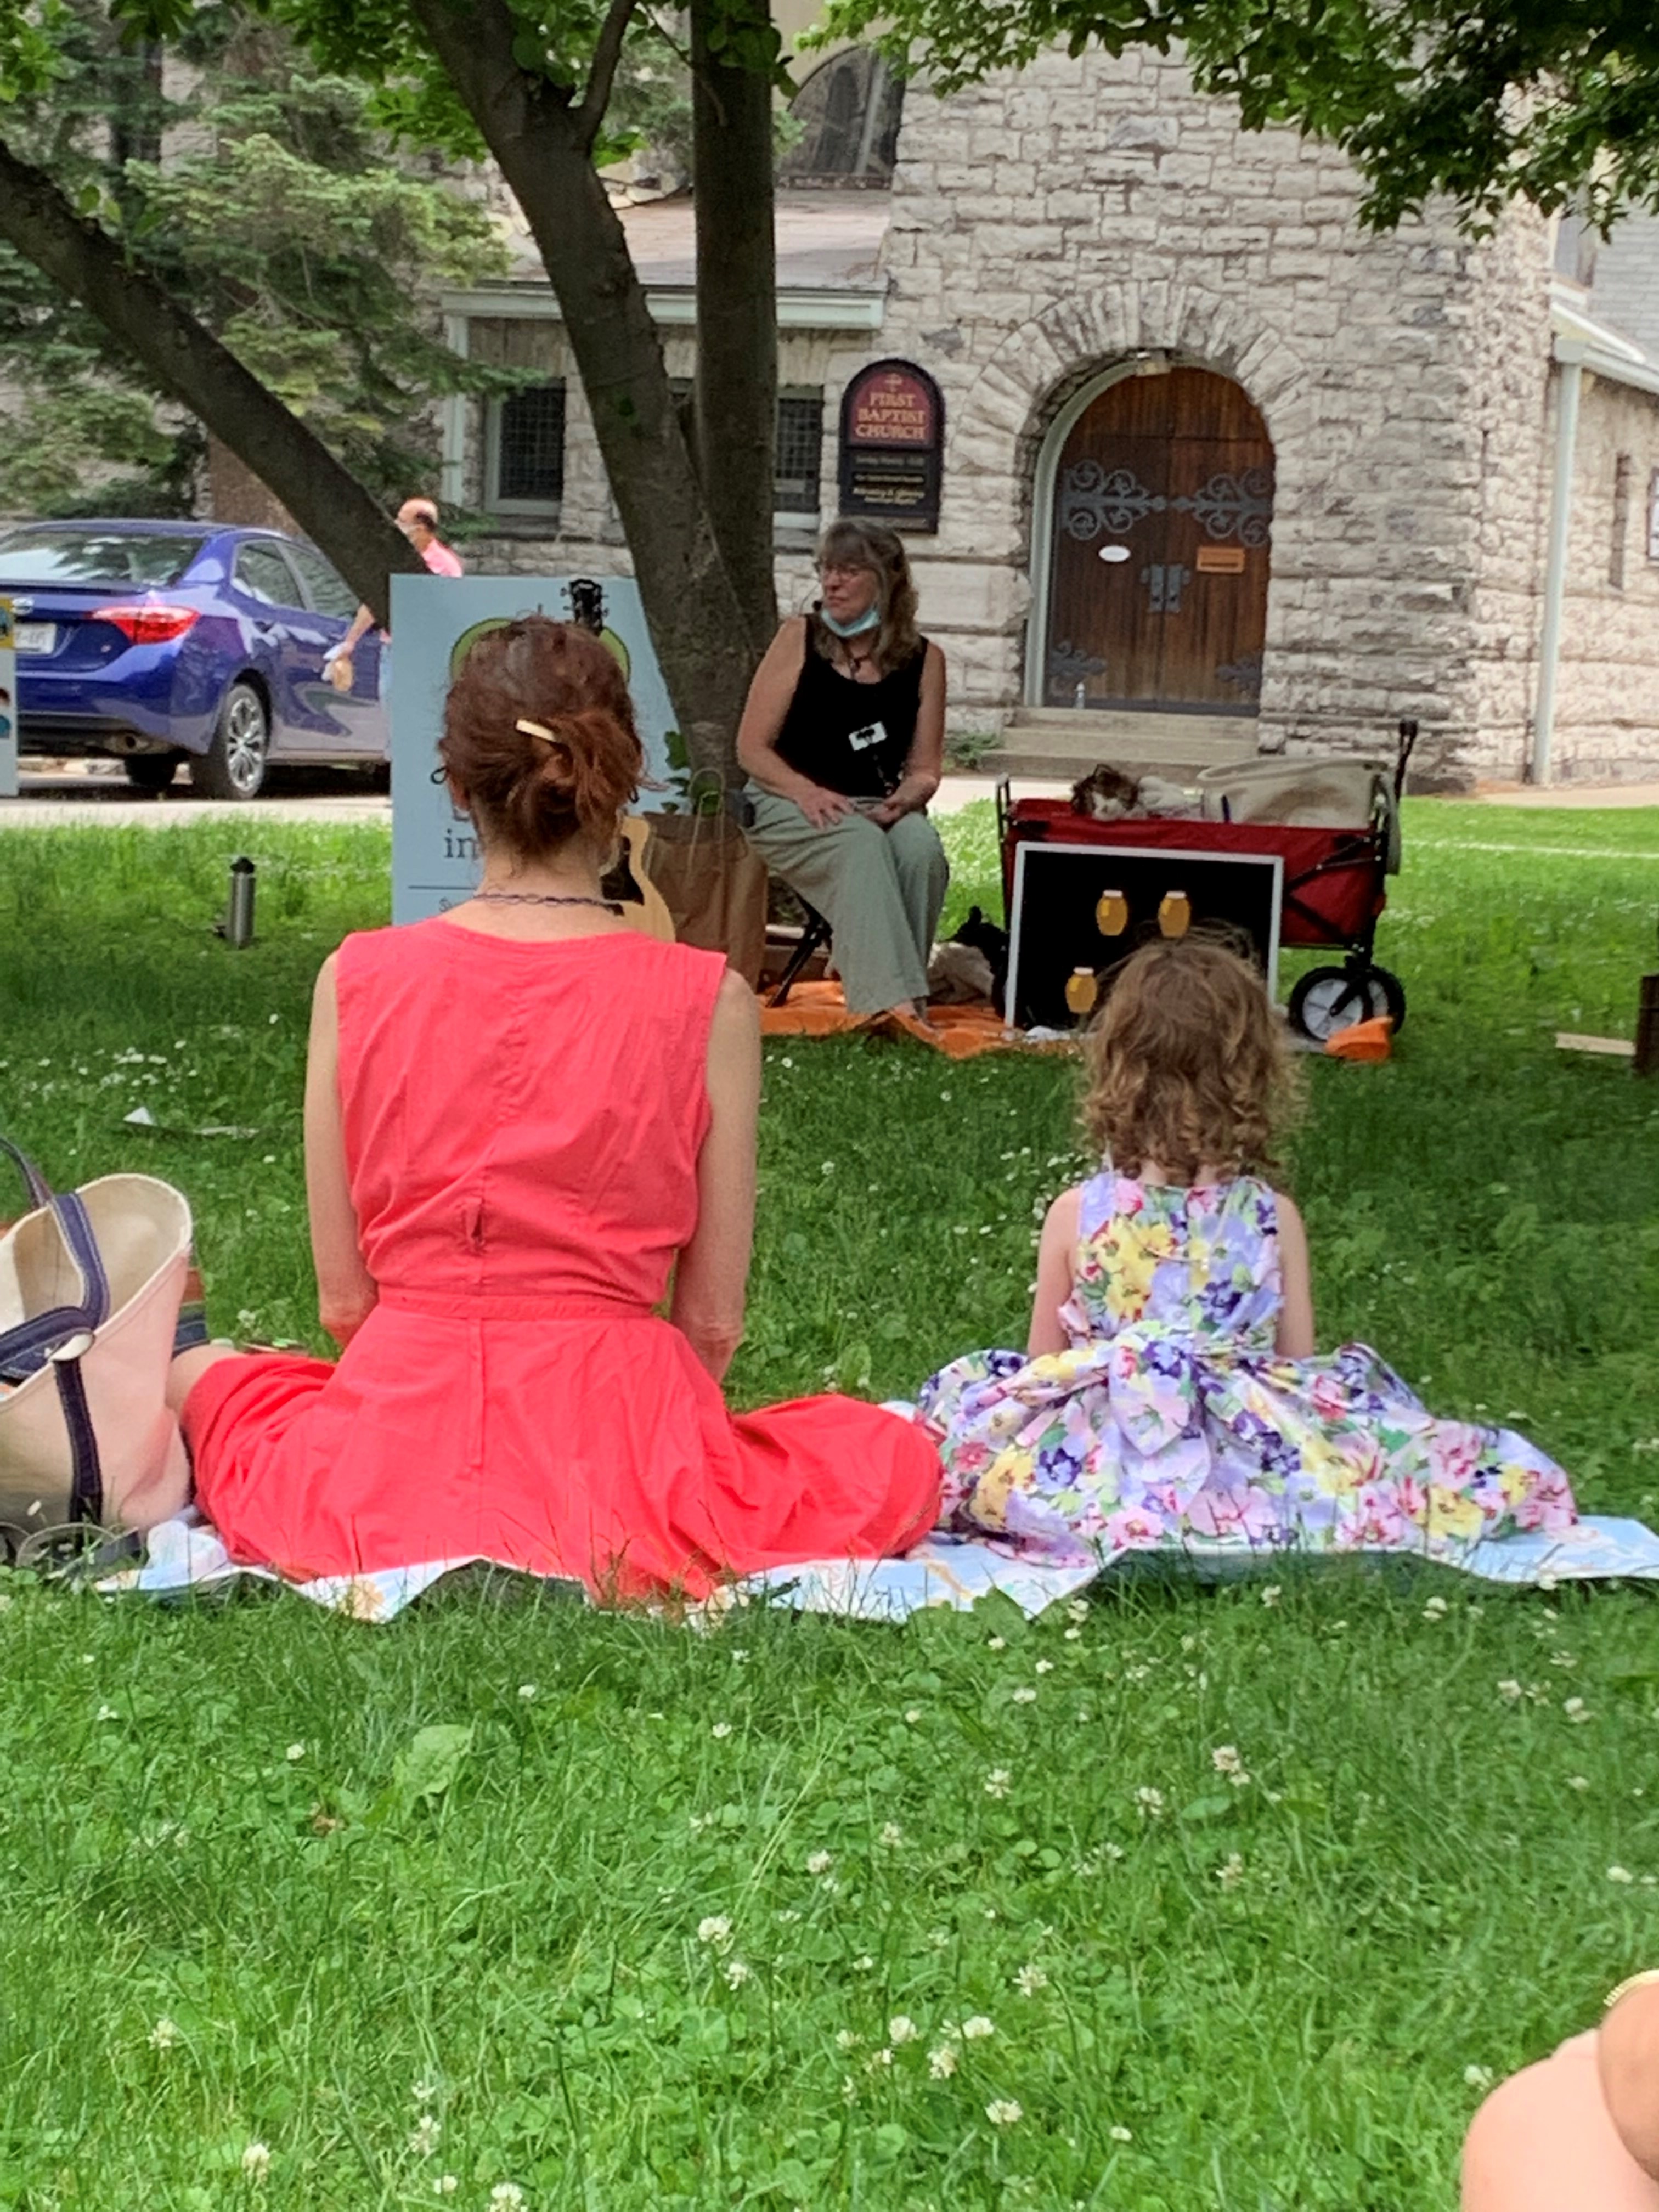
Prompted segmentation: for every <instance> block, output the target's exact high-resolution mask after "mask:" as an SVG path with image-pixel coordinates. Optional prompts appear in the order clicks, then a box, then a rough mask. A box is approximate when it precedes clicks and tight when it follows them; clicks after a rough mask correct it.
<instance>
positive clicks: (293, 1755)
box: [288, 1743, 306, 1765]
mask: <svg viewBox="0 0 1659 2212" xmlns="http://www.w3.org/2000/svg"><path fill="white" fill-rule="evenodd" d="M305 1755H306V1747H305V1746H304V1744H302V1743H291V1744H289V1747H288V1756H289V1761H290V1762H291V1763H294V1764H296V1765H297V1763H298V1762H299V1761H300V1760H301V1759H303V1758H304V1757H305Z"/></svg>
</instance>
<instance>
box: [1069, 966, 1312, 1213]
mask: <svg viewBox="0 0 1659 2212" xmlns="http://www.w3.org/2000/svg"><path fill="white" fill-rule="evenodd" d="M1084 1063H1085V1068H1086V1071H1087V1080H1088V1087H1087V1090H1086V1091H1085V1096H1084V1100H1083V1120H1084V1126H1085V1128H1086V1129H1087V1131H1088V1133H1089V1136H1090V1138H1091V1140H1092V1141H1093V1143H1094V1144H1095V1146H1097V1148H1098V1150H1099V1152H1101V1154H1102V1156H1103V1158H1106V1159H1108V1160H1109V1161H1110V1162H1111V1164H1112V1165H1113V1166H1114V1167H1115V1168H1116V1169H1117V1170H1118V1171H1119V1172H1120V1173H1121V1174H1123V1175H1131V1176H1133V1175H1138V1174H1139V1173H1140V1172H1141V1171H1142V1170H1143V1169H1144V1168H1145V1166H1146V1164H1147V1162H1149V1161H1151V1162H1152V1163H1154V1164H1156V1165H1157V1167H1158V1169H1159V1170H1160V1171H1161V1172H1162V1174H1163V1175H1164V1176H1167V1177H1168V1178H1169V1179H1170V1181H1171V1182H1181V1183H1191V1182H1196V1181H1197V1180H1198V1177H1199V1174H1200V1170H1203V1169H1206V1168H1207V1169H1209V1170H1212V1172H1213V1173H1214V1174H1216V1175H1218V1176H1235V1175H1248V1174H1253V1173H1258V1172H1260V1173H1265V1174H1273V1173H1274V1172H1276V1171H1277V1169H1278V1165H1279V1163H1278V1161H1277V1160H1276V1159H1275V1158H1274V1156H1273V1144H1274V1139H1275V1138H1276V1137H1277V1135H1278V1134H1279V1132H1280V1131H1282V1130H1283V1129H1285V1128H1286V1127H1288V1126H1289V1125H1290V1124H1291V1121H1293V1120H1294V1118H1295V1116H1296V1114H1297V1110H1298V1109H1299V1107H1300V1104H1301V1085H1300V1082H1299V1080H1298V1076H1297V1070H1296V1068H1295V1066H1294V1065H1293V1063H1292V1060H1291V1051H1290V1047H1289V1045H1288V1044H1287V1043H1286V1042H1285V1034H1284V1025H1283V1024H1282V1023H1281V1022H1280V1020H1279V1016H1278V1014H1277V1013H1276V1012H1275V1011H1274V1009H1273V1003H1272V1001H1271V1000H1269V998H1268V996H1267V990H1266V988H1265V987H1264V986H1263V984H1262V981H1261V976H1260V975H1258V974H1257V973H1256V971H1255V969H1254V968H1253V967H1252V966H1251V965H1250V963H1249V962H1248V961H1247V960H1243V959H1241V958H1240V957H1239V955H1238V954H1237V952H1235V951H1232V950H1231V947H1230V946H1229V945H1225V944H1223V943H1221V942H1220V941H1218V939H1215V938H1212V937H1205V936H1202V935H1198V934H1195V935H1194V936H1191V937H1184V938H1174V939H1154V940H1153V941H1152V943H1151V944H1148V945H1142V946H1141V947H1140V949H1139V951H1136V952H1133V953H1131V955H1130V956H1129V957H1128V958H1127V960H1126V961H1125V962H1124V963H1123V965H1122V966H1121V968H1120V969H1119V970H1118V972H1117V975H1116V976H1115V979H1114V981H1113V983H1112V987H1111V989H1110V991H1109V994H1107V999H1106V1003H1105V1005H1104V1006H1103V1007H1102V1009H1101V1012H1100V1013H1099V1015H1098V1017H1097V1019H1096V1021H1095V1023H1094V1024H1093V1026H1092V1027H1091V1030H1089V1032H1088V1035H1087V1037H1086V1039H1085V1045H1084Z"/></svg>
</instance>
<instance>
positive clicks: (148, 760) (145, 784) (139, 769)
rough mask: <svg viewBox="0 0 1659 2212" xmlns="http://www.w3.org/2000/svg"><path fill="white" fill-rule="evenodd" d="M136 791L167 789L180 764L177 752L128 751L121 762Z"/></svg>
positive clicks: (128, 779)
mask: <svg viewBox="0 0 1659 2212" xmlns="http://www.w3.org/2000/svg"><path fill="white" fill-rule="evenodd" d="M121 765H122V767H123V768H124V769H125V770H126V772H127V781H128V782H129V783H130V784H131V786H132V787H133V789H134V790H135V791H166V790H167V789H168V788H169V787H170V786H171V784H172V782H173V775H174V773H175V771H176V770H177V769H178V766H179V756H178V754H177V753H128V754H126V755H125V757H124V758H123V760H122V762H121Z"/></svg>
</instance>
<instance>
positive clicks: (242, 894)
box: [225, 856, 254, 946]
mask: <svg viewBox="0 0 1659 2212" xmlns="http://www.w3.org/2000/svg"><path fill="white" fill-rule="evenodd" d="M253 884H254V873H253V863H252V860H248V859H247V858H246V856H244V857H242V858H240V859H237V860H233V861H232V862H231V864H230V899H229V902H228V905H227V906H226V908H225V942H226V944H227V945H237V946H241V945H252V942H253Z"/></svg>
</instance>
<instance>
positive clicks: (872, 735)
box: [847, 722, 887, 753]
mask: <svg viewBox="0 0 1659 2212" xmlns="http://www.w3.org/2000/svg"><path fill="white" fill-rule="evenodd" d="M847 742H848V745H849V746H850V747H851V749H852V750H853V751H854V752H855V753H867V752H868V751H869V750H870V748H871V747H872V745H884V744H886V742H887V725H886V723H885V722H866V724H865V726H864V727H863V728H862V729H861V730H849V731H848V732H847Z"/></svg>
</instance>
